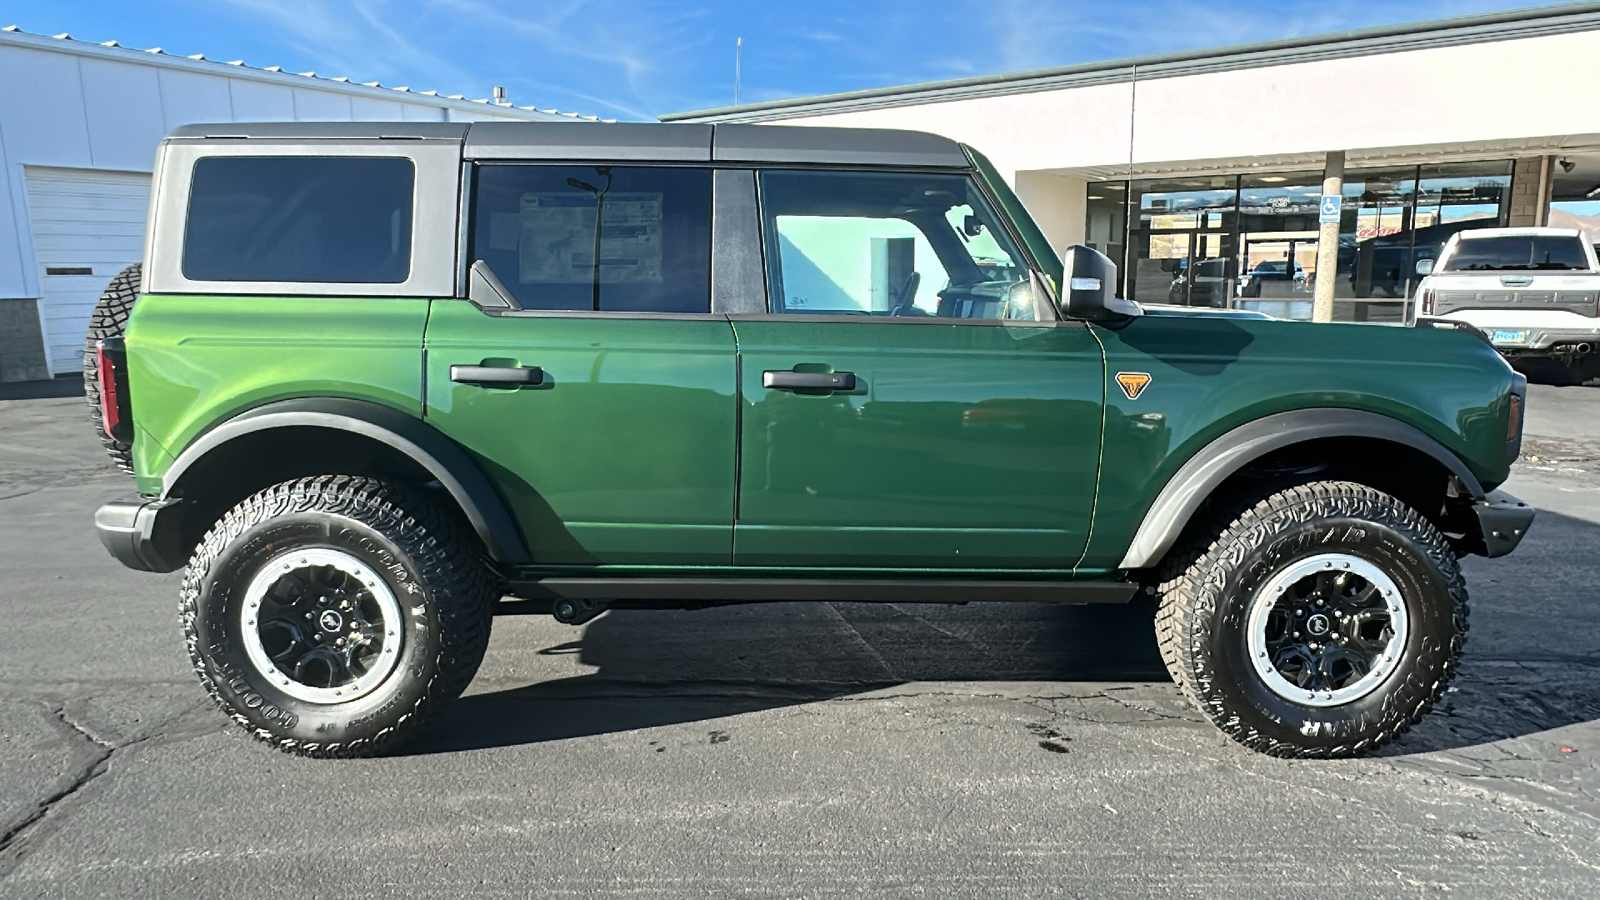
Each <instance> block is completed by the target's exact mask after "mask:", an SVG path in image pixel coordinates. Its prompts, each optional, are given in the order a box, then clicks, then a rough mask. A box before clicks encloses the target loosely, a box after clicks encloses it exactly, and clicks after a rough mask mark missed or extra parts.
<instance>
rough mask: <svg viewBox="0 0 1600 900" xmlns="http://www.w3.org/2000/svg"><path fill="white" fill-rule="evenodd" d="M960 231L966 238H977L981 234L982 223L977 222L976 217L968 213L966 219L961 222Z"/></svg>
mask: <svg viewBox="0 0 1600 900" xmlns="http://www.w3.org/2000/svg"><path fill="white" fill-rule="evenodd" d="M961 231H962V233H963V234H965V235H966V236H967V237H977V236H978V235H980V234H983V223H982V222H980V221H979V220H978V217H977V216H974V215H971V214H970V213H969V214H968V215H967V217H966V218H964V219H962V220H961Z"/></svg>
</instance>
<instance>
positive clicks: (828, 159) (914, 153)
mask: <svg viewBox="0 0 1600 900" xmlns="http://www.w3.org/2000/svg"><path fill="white" fill-rule="evenodd" d="M219 139H258V140H271V141H301V140H304V141H338V140H354V141H367V140H411V141H414V140H442V141H454V142H458V143H461V145H462V155H463V156H464V157H466V158H467V159H482V160H493V159H507V160H509V159H541V160H546V159H547V160H603V161H610V160H618V161H632V160H638V161H655V162H728V163H843V164H853V165H885V166H888V165H895V166H928V167H938V168H964V167H966V166H968V165H969V163H968V161H967V156H966V153H965V151H963V150H962V148H961V145H960V144H958V143H956V142H955V141H952V140H950V139H949V138H946V137H940V136H939V135H935V134H927V133H925V132H921V131H897V130H892V129H882V128H813V127H807V126H784V125H698V124H662V123H655V122H471V123H468V122H263V123H232V124H221V125H184V126H182V127H180V128H178V129H176V130H174V131H173V132H172V134H171V135H170V136H169V137H168V140H172V141H183V142H185V143H188V142H197V141H205V140H219Z"/></svg>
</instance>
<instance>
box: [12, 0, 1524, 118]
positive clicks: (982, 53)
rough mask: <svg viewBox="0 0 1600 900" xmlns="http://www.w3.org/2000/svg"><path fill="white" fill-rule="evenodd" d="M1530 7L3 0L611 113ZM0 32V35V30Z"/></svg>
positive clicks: (1001, 1)
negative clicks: (737, 50)
mask: <svg viewBox="0 0 1600 900" xmlns="http://www.w3.org/2000/svg"><path fill="white" fill-rule="evenodd" d="M1537 2H1540V0H1407V2H1405V3H1395V2H1393V0H1206V2H1204V3H1199V2H1194V0H1123V2H1121V3H1113V4H1107V3H1105V2H1103V0H1092V2H1091V0H945V2H942V3H929V2H927V0H871V2H862V0H805V2H804V3H787V4H780V3H754V2H751V0H165V2H163V3H161V4H138V3H129V2H127V0H78V2H74V3H63V2H61V0H0V5H3V6H4V7H5V13H3V14H4V15H7V16H8V17H12V18H14V19H16V20H17V21H18V23H19V24H22V25H23V26H24V27H26V28H29V29H30V30H36V31H41V32H45V33H56V32H61V31H71V32H73V33H74V34H83V33H89V34H94V33H99V34H103V35H104V37H101V38H98V39H100V40H104V39H105V38H112V37H114V38H117V39H119V40H123V41H125V42H126V41H129V40H144V41H147V44H146V46H148V45H150V44H158V43H159V44H162V45H164V46H168V47H188V48H192V49H188V50H186V51H185V52H195V51H202V52H205V53H207V54H208V55H217V54H219V53H228V54H230V55H234V56H244V57H246V58H247V60H248V61H249V62H251V63H252V64H254V65H275V64H281V65H284V66H285V67H290V68H294V69H296V70H305V69H315V70H316V71H317V72H319V73H321V74H328V75H343V76H349V77H351V78H354V79H357V80H366V81H371V80H374V79H376V80H380V81H382V82H384V83H385V84H390V85H402V84H403V85H408V86H411V87H413V88H419V89H435V90H439V91H441V92H443V93H449V94H457V93H460V94H466V95H468V96H471V97H485V96H488V95H489V93H490V91H491V90H492V88H493V87H494V86H495V85H504V86H506V87H507V88H508V89H509V92H510V97H511V100H512V102H514V103H517V104H519V105H530V104H531V105H538V106H541V107H552V106H554V107H557V108H561V109H566V110H573V111H578V112H585V113H599V114H602V115H607V116H617V117H619V118H622V117H626V118H634V119H649V118H653V117H654V116H655V115H657V114H660V113H664V112H676V111H681V110H686V109H697V108H704V107H708V106H721V105H724V104H727V103H728V102H730V101H731V100H732V99H733V73H734V40H735V39H736V38H737V37H741V36H742V37H743V38H744V58H743V83H742V92H741V94H742V97H743V99H744V100H745V101H746V102H750V101H759V100H767V99H779V98H784V97H793V96H800V95H812V94H826V93H836V92H840V91H851V90H859V89H863V88H875V87H886V86H890V85H896V84H908V83H915V82H926V81H934V80H940V79H948V78H959V77H963V76H970V75H983V74H989V73H998V72H1014V71H1020V70H1025V69H1035V68H1044V67H1050V66H1060V65H1069V64H1073V63H1082V62H1090V61H1094V60H1107V59H1116V58H1120V57H1127V56H1137V55H1143V54H1149V53H1162V52H1170V51H1175V50H1188V49H1202V48H1206V47H1217V46H1222V45H1227V44H1237V43H1243V42H1249V41H1259V40H1269V39H1273V38H1281V37H1292V36H1297V35H1308V34H1317V33H1325V32H1331V31H1340V30H1344V29H1350V28H1360V27H1364V26H1369V25H1377V24H1384V23H1394V22H1403V21H1417V20H1421V19H1430V18H1439V17H1444V16H1454V15H1462V14H1466V13H1473V12H1483V11H1487V10H1492V9H1508V8H1513V7H1515V6H1518V5H1525V4H1527V3H1537ZM0 24H5V23H4V22H0Z"/></svg>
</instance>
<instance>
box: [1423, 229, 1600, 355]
mask: <svg viewBox="0 0 1600 900" xmlns="http://www.w3.org/2000/svg"><path fill="white" fill-rule="evenodd" d="M1417 274H1419V275H1423V276H1426V277H1425V278H1423V280H1422V284H1421V285H1419V286H1418V294H1417V297H1418V300H1417V307H1418V312H1417V324H1419V325H1421V324H1426V323H1428V321H1429V320H1438V319H1444V320H1448V321H1454V322H1464V323H1466V324H1468V325H1471V326H1472V327H1474V328H1476V329H1478V330H1479V331H1482V332H1483V333H1484V334H1485V335H1486V336H1488V338H1489V341H1490V343H1492V344H1494V347H1495V349H1496V350H1499V351H1500V353H1501V355H1503V356H1505V357H1506V358H1507V359H1508V360H1511V361H1513V362H1519V363H1523V364H1524V365H1525V367H1527V368H1530V369H1542V370H1544V371H1543V372H1540V374H1545V373H1548V374H1549V375H1552V376H1554V379H1555V380H1557V381H1562V382H1566V383H1574V384H1581V383H1582V382H1583V381H1585V380H1587V379H1589V378H1594V377H1600V365H1597V363H1600V260H1597V259H1596V257H1595V248H1594V247H1593V246H1592V245H1591V244H1590V243H1589V242H1588V240H1586V239H1585V238H1584V235H1583V233H1582V232H1580V231H1577V230H1575V229H1571V228H1479V229H1474V230H1471V231H1463V232H1458V233H1457V234H1456V235H1455V236H1453V237H1451V238H1450V241H1449V243H1447V244H1445V245H1444V250H1443V251H1441V252H1440V254H1439V258H1438V260H1431V259H1421V260H1418V261H1417Z"/></svg>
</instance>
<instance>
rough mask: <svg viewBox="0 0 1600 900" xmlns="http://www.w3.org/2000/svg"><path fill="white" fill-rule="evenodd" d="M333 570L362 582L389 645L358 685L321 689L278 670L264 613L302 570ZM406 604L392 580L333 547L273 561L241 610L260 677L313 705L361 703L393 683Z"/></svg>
mask: <svg viewBox="0 0 1600 900" xmlns="http://www.w3.org/2000/svg"><path fill="white" fill-rule="evenodd" d="M320 566H331V567H332V568H335V569H338V570H339V571H341V572H343V573H345V574H346V575H349V576H351V577H352V578H354V579H356V580H357V581H359V582H360V583H361V585H362V587H363V588H365V589H366V591H367V593H369V594H370V595H371V596H372V598H373V600H374V601H375V602H376V604H377V607H378V609H379V612H380V613H381V616H382V627H383V643H382V645H381V646H380V647H379V649H378V653H377V656H376V657H375V660H374V662H373V665H372V667H371V668H370V669H368V670H367V671H366V673H365V674H363V675H361V676H360V677H359V678H357V679H356V680H355V681H354V682H351V683H349V684H344V685H340V686H338V687H328V688H324V687H316V686H314V685H309V684H305V683H303V682H300V681H296V680H295V679H294V678H293V677H291V676H290V675H288V674H287V673H285V672H284V671H283V670H282V669H280V668H278V666H277V664H276V663H274V662H273V661H272V659H271V657H270V656H269V655H268V654H267V648H266V646H265V644H263V642H262V640H261V623H260V622H259V614H260V611H261V604H262V601H263V600H264V599H265V597H266V596H267V592H268V591H270V590H271V589H272V586H273V585H274V584H276V583H277V582H278V580H279V579H281V578H283V577H284V576H285V575H288V574H290V573H292V572H294V571H296V570H298V569H309V568H314V567H320ZM401 623H402V619H401V614H400V603H399V601H398V600H396V599H395V595H394V592H393V591H392V590H390V588H389V585H388V583H387V582H385V581H384V580H383V577H382V576H380V575H379V574H378V572H377V571H376V570H374V569H373V568H372V567H371V566H369V565H367V564H366V563H364V562H362V561H361V560H359V559H357V558H356V557H354V556H352V555H350V554H349V553H346V552H344V551H343V550H335V549H332V548H328V547H315V548H308V549H303V550H291V551H288V552H285V553H280V554H278V555H277V556H274V557H273V558H272V559H270V560H268V561H267V564H266V565H264V566H262V567H261V570H260V571H259V572H257V573H256V576H255V577H254V578H253V579H251V581H250V585H249V587H248V588H246V590H245V597H244V603H243V605H242V606H241V607H240V610H239V625H240V633H241V634H242V635H243V636H244V647H245V654H246V656H248V657H249V659H250V664H251V665H252V666H254V667H255V669H256V672H257V674H259V675H260V676H261V677H263V678H265V679H266V680H267V681H268V682H269V683H270V684H271V685H272V686H273V687H274V688H275V689H277V690H279V691H282V692H283V693H285V694H287V695H289V696H290V697H293V698H295V699H296V700H303V701H305V702H307V703H316V704H320V705H327V706H331V705H335V704H340V703H349V702H351V701H353V700H359V699H361V698H362V697H365V696H367V695H368V694H371V693H372V692H373V691H374V690H376V689H377V688H378V686H379V685H381V684H383V682H384V681H385V680H386V679H388V677H389V676H390V675H391V674H392V673H393V672H394V670H395V668H396V667H397V666H398V665H399V663H400V644H401V639H402V638H401V630H402V629H401Z"/></svg>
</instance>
